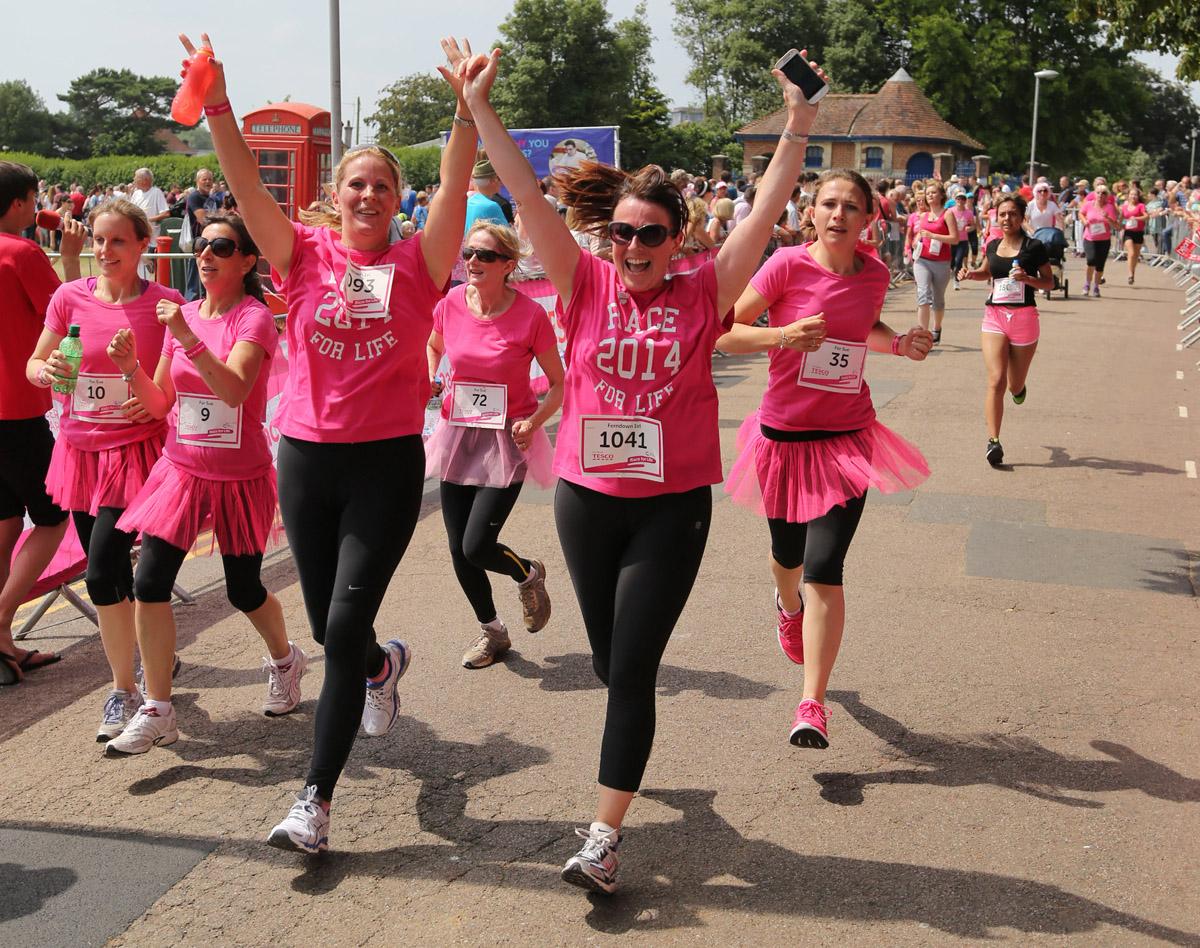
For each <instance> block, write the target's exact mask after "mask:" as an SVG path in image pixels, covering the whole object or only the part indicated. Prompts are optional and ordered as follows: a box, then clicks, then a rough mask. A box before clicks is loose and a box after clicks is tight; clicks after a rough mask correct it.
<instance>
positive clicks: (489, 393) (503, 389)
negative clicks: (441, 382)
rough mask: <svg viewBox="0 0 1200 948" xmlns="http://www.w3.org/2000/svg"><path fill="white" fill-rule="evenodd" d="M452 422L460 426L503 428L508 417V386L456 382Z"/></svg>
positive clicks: (451, 411) (451, 412) (451, 404)
mask: <svg viewBox="0 0 1200 948" xmlns="http://www.w3.org/2000/svg"><path fill="white" fill-rule="evenodd" d="M453 389H454V392H453V399H452V401H451V402H450V424H452V425H457V426H458V427H460V428H503V427H504V423H505V421H506V420H507V419H508V386H507V385H488V384H485V383H483V382H455V383H454V386H453Z"/></svg>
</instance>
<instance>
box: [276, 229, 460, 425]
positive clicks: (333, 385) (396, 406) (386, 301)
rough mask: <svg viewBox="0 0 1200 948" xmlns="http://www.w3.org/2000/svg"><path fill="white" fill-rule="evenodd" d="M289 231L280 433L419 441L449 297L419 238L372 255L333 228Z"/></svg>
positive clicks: (405, 241) (284, 285)
mask: <svg viewBox="0 0 1200 948" xmlns="http://www.w3.org/2000/svg"><path fill="white" fill-rule="evenodd" d="M292 226H293V227H294V228H295V230H296V242H295V246H294V248H293V249H292V262H291V268H290V269H289V270H288V276H287V280H285V281H284V284H283V287H282V289H283V292H284V294H286V296H287V301H288V318H287V346H288V349H287V353H288V376H287V382H286V383H285V385H284V389H283V395H282V397H281V398H280V401H279V415H278V417H279V421H278V422H277V424H278V427H279V430H280V432H281V433H283V434H285V435H287V436H288V437H291V438H299V439H301V440H304V441H320V442H350V441H381V440H383V439H384V438H398V437H400V436H402V435H413V434H420V433H421V429H422V428H423V427H424V424H425V403H426V402H428V401H429V368H428V363H427V362H426V358H425V344H426V343H427V342H428V341H429V332H430V330H431V329H432V328H433V307H434V306H435V305H436V304H437V302H438V300H440V299H441V297H442V293H443V291H442V290H439V289H438V288H437V287H436V286H434V285H433V280H432V279H430V276H429V270H428V269H426V267H425V257H424V256H423V254H422V252H421V240H422V234H420V233H418V234H417V235H416V236H415V237H411V238H409V239H408V240H401V241H398V242H396V243H394V244H392V245H391V246H390V247H388V248H387V249H385V250H378V251H374V252H372V253H367V252H364V251H361V250H348V249H347V248H346V247H345V246H343V245H342V241H341V235H340V234H338V233H337V231H333V230H330V229H329V228H328V227H307V226H305V225H304V224H299V223H295V224H293V225H292Z"/></svg>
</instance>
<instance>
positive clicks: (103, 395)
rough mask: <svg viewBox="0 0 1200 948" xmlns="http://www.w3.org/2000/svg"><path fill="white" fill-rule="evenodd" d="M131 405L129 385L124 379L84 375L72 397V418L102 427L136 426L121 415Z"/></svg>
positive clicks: (77, 382) (110, 376) (81, 375)
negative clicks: (126, 404)
mask: <svg viewBox="0 0 1200 948" xmlns="http://www.w3.org/2000/svg"><path fill="white" fill-rule="evenodd" d="M127 401H129V383H128V382H126V381H125V380H123V379H122V378H121V376H120V375H84V374H82V373H80V375H79V379H78V381H76V383H75V391H74V393H73V394H72V395H71V417H72V418H78V419H79V420H80V421H90V422H92V423H93V424H99V425H128V424H132V422H130V420H129V419H128V418H126V417H125V415H124V414H123V413H122V411H121V406H122V405H124V404H125V403H126V402H127Z"/></svg>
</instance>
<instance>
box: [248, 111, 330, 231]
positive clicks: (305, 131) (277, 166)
mask: <svg viewBox="0 0 1200 948" xmlns="http://www.w3.org/2000/svg"><path fill="white" fill-rule="evenodd" d="M242 135H243V136H244V137H245V139H246V144H247V145H249V146H250V150H251V151H252V152H253V153H254V158H255V161H257V163H258V173H259V175H260V176H261V178H262V182H263V184H264V185H266V188H267V190H268V191H269V192H270V193H271V194H272V195H273V196H274V198H275V200H276V201H278V202H279V206H280V207H281V208H283V212H284V213H285V214H286V215H287V216H288V217H289V218H291V219H292V220H296V219H297V217H296V215H297V212H298V211H301V210H303V209H304V208H306V207H308V205H309V204H311V203H312V202H313V201H316V200H320V199H322V198H323V197H324V190H323V188H324V185H326V184H328V183H329V181H330V179H331V177H332V162H331V161H330V146H329V112H328V111H327V110H325V109H319V108H317V107H316V106H315V105H306V104H305V103H303V102H277V103H275V104H274V105H266V106H263V107H262V108H261V109H256V110H255V111H253V112H247V113H246V114H245V115H244V116H243V117H242Z"/></svg>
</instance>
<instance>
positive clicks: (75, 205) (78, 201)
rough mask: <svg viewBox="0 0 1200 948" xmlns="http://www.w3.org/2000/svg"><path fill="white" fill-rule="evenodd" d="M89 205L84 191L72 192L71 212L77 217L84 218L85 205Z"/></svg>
mask: <svg viewBox="0 0 1200 948" xmlns="http://www.w3.org/2000/svg"><path fill="white" fill-rule="evenodd" d="M85 203H87V196H86V195H85V194H84V193H83V192H82V191H72V192H71V210H72V213H73V214H74V215H75V216H76V217H82V216H83V205H84V204H85Z"/></svg>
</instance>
